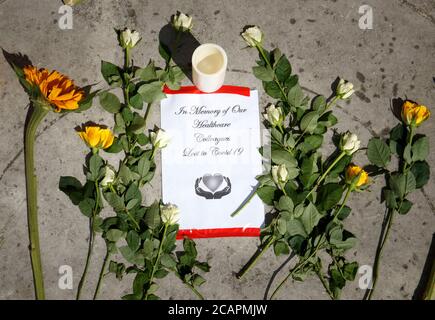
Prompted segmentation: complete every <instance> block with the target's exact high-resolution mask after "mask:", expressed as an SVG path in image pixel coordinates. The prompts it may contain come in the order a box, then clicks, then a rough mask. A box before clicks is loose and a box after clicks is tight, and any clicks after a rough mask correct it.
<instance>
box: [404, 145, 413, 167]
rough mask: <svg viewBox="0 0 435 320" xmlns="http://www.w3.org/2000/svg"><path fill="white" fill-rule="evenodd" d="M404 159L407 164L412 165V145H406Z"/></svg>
mask: <svg viewBox="0 0 435 320" xmlns="http://www.w3.org/2000/svg"><path fill="white" fill-rule="evenodd" d="M403 159H404V160H405V162H406V163H408V164H411V163H412V147H411V145H410V144H408V145H406V147H405V149H403Z"/></svg>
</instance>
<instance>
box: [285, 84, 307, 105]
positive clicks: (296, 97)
mask: <svg viewBox="0 0 435 320" xmlns="http://www.w3.org/2000/svg"><path fill="white" fill-rule="evenodd" d="M303 99H304V93H303V92H302V89H301V87H300V86H299V85H295V86H293V87H292V88H291V89H290V90H289V92H288V101H289V103H290V104H291V105H292V106H293V107H295V108H299V107H300V106H301V102H302V100H303Z"/></svg>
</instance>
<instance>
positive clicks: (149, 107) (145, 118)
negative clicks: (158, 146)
mask: <svg viewBox="0 0 435 320" xmlns="http://www.w3.org/2000/svg"><path fill="white" fill-rule="evenodd" d="M152 105H153V104H152V103H148V106H147V110H146V111H145V115H144V117H143V120H144V125H143V126H144V128H145V127H146V125H147V120H148V116H149V114H150V111H151V107H152Z"/></svg>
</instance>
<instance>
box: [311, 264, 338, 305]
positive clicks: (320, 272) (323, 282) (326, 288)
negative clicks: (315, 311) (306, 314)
mask: <svg viewBox="0 0 435 320" xmlns="http://www.w3.org/2000/svg"><path fill="white" fill-rule="evenodd" d="M316 274H317V276H318V277H319V279H320V282H321V283H322V285H323V287H324V288H325V290H326V292H327V293H328V295H329V297H330V298H331V300H335V298H334V294H333V293H332V292H331V289H329V286H328V283H327V282H326V280H325V277H324V276H323V274H322V270H316Z"/></svg>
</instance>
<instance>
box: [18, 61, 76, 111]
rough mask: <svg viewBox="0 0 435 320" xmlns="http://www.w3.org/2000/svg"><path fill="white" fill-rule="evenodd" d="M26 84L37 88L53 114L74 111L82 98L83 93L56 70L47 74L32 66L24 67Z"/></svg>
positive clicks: (45, 70)
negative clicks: (51, 106)
mask: <svg viewBox="0 0 435 320" xmlns="http://www.w3.org/2000/svg"><path fill="white" fill-rule="evenodd" d="M23 72H24V75H25V77H26V80H27V82H29V83H30V84H32V85H35V86H38V88H39V90H40V92H41V94H42V95H43V96H44V98H45V100H47V101H48V102H49V103H50V104H51V105H53V106H54V111H55V112H60V111H61V110H62V109H64V110H75V109H77V108H78V107H79V102H80V101H81V100H82V98H83V96H84V92H83V91H82V90H81V89H80V88H78V87H77V86H76V85H75V84H74V82H73V81H72V80H70V79H69V78H68V77H67V76H65V75H63V74H61V73H59V72H57V71H56V70H54V71H51V72H49V71H48V70H47V69H39V70H38V68H36V67H34V66H26V67H24V69H23Z"/></svg>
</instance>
